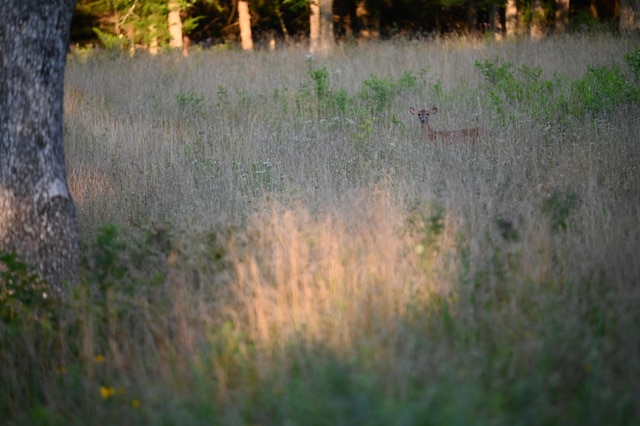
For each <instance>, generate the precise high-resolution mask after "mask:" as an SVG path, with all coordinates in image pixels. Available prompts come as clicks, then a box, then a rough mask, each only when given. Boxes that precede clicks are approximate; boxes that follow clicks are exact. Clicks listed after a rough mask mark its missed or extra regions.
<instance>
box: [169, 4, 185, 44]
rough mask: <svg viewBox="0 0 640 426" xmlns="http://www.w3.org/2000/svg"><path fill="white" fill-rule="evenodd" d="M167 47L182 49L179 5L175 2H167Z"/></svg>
mask: <svg viewBox="0 0 640 426" xmlns="http://www.w3.org/2000/svg"><path fill="white" fill-rule="evenodd" d="M167 6H168V8H169V16H168V24H169V46H171V47H173V48H174V49H182V47H183V45H182V18H180V3H178V1H177V0H169V3H168V4H167Z"/></svg>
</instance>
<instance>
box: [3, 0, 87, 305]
mask: <svg viewBox="0 0 640 426" xmlns="http://www.w3.org/2000/svg"><path fill="white" fill-rule="evenodd" d="M75 3H76V2H75V0H0V10H2V14H3V16H2V20H3V22H2V25H0V76H1V77H0V250H2V251H5V252H10V253H16V254H17V255H18V258H19V259H20V260H21V261H23V262H25V263H27V264H29V265H32V266H33V267H35V269H36V271H37V272H38V273H39V275H40V276H41V277H42V278H44V279H45V280H46V281H47V282H48V283H49V285H50V288H51V289H52V290H53V292H54V293H57V294H62V292H63V283H64V282H68V283H69V284H76V283H77V282H78V273H79V269H78V268H79V250H78V232H77V223H76V210H75V206H74V204H73V201H72V199H71V196H70V194H69V190H68V187H67V178H66V173H65V162H64V151H63V143H62V125H63V122H62V102H63V95H64V87H63V86H64V67H65V61H66V55H67V50H68V46H69V28H70V24H71V17H72V15H73V11H74V8H75ZM0 285H1V283H0Z"/></svg>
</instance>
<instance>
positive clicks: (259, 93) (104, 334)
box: [0, 35, 640, 425]
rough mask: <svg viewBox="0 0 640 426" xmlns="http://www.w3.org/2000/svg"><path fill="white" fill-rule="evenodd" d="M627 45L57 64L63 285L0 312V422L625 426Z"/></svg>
mask: <svg viewBox="0 0 640 426" xmlns="http://www.w3.org/2000/svg"><path fill="white" fill-rule="evenodd" d="M637 49H638V40H637V39H634V38H618V37H611V36H605V35H597V36H578V35H576V36H572V37H562V38H555V39H549V40H547V41H545V42H542V43H531V42H529V41H524V40H521V41H514V42H504V43H489V42H483V43H468V42H461V41H453V40H452V41H436V42H430V43H417V42H389V43H381V44H369V45H362V46H358V47H354V46H343V47H339V48H337V50H336V52H335V54H333V55H331V56H329V57H308V56H306V52H305V51H304V50H302V49H297V48H293V47H292V48H286V49H282V50H277V51H273V52H254V53H252V54H246V53H242V52H236V51H202V52H194V53H193V54H192V55H190V56H189V57H188V58H182V57H179V58H178V57H171V56H161V57H153V58H152V57H136V58H113V57H105V56H102V55H99V54H91V55H88V56H83V55H81V54H80V53H76V54H75V56H72V57H70V60H69V63H68V66H67V80H66V94H65V96H66V97H65V144H66V155H67V170H68V178H69V181H70V186H71V190H72V193H73V195H74V199H75V201H76V204H77V206H78V211H79V221H80V229H81V235H82V244H83V253H84V261H83V274H84V275H83V285H82V286H81V288H77V289H74V291H73V292H72V294H71V295H70V297H69V299H68V300H66V301H64V302H60V303H58V304H56V303H55V302H51V301H47V304H46V306H40V304H38V303H35V302H33V301H32V300H31V299H27V298H22V299H19V298H17V297H12V296H11V295H9V296H7V295H6V294H4V295H0V296H2V299H0V301H2V302H3V306H4V307H5V308H4V310H3V314H4V313H7V314H6V315H3V317H4V320H3V322H0V339H1V340H0V359H1V360H2V366H3V367H2V373H0V380H1V381H2V388H1V390H0V392H1V393H0V397H1V398H0V412H1V413H3V420H6V421H7V422H8V423H9V424H65V425H67V424H87V423H91V424H113V423H116V422H120V423H122V422H124V423H126V424H181V425H185V424H187V425H189V424H194V425H195V424H311V425H313V424H319V425H320V424H323V425H324V424H327V425H335V424H380V425H382V424H407V425H409V424H444V425H447V424H505V425H506V424H510V425H511V424H576V425H578V424H579V425H585V424H586V425H588V424H602V423H606V424H620V425H626V424H633V423H638V422H639V421H640V384H639V383H640V381H639V380H638V377H640V333H639V332H638V330H639V326H640V291H639V288H640V287H638V284H639V278H640V264H639V263H638V262H637V252H638V249H639V248H640V247H639V242H640V201H638V200H640V170H639V169H638V164H640V163H638V159H639V158H640V157H639V154H640V145H639V144H638V140H637V135H638V134H640V122H639V121H638V120H637V118H636V117H637V115H638V112H639V107H640V105H639V102H638V100H639V92H638V86H637V81H636V80H635V79H636V78H637V76H636V75H635V72H636V71H635V70H636V69H637V67H638V64H637V63H636V61H635V60H634V59H633V58H635V57H636V56H637V51H638V50H637ZM634 52H635V54H634ZM634 55H635V56H634ZM625 57H626V59H625ZM634 67H636V68H634ZM411 106H414V107H418V108H426V107H431V106H437V107H438V108H439V113H438V116H436V117H434V118H433V119H432V126H433V127H434V128H436V129H438V130H441V129H443V130H444V129H446V130H452V129H457V128H463V127H473V126H482V127H486V128H489V129H491V130H492V131H493V134H494V136H492V137H490V138H487V139H486V140H483V141H480V142H479V143H477V144H475V145H467V144H464V143H448V144H431V143H428V142H427V141H424V140H422V139H421V134H420V133H421V132H420V125H419V123H418V122H417V120H416V119H415V117H413V116H411V115H410V114H409V113H408V109H409V107H411ZM4 262H5V271H6V272H5V273H4V274H5V275H2V278H0V279H3V280H5V281H6V282H8V280H12V281H11V282H12V283H17V288H19V287H20V285H19V284H20V283H21V282H22V281H21V280H23V281H24V282H25V283H26V284H25V285H24V286H23V287H25V288H27V290H25V292H26V293H28V289H29V288H31V289H33V288H35V289H36V290H37V289H39V288H41V287H38V286H34V285H33V283H32V281H29V280H30V279H32V278H30V277H29V276H28V275H27V274H26V273H24V272H23V269H21V268H22V266H21V265H19V264H17V263H16V262H15V260H12V259H9V258H7V259H5V260H4ZM27 284H28V285H27ZM37 291H39V290H37ZM20 294H22V293H20ZM7 300H8V301H9V302H11V304H9V302H6V301H7ZM51 303H54V305H53V306H52V305H51ZM58 305H59V306H58ZM7 307H9V308H10V309H9V308H7Z"/></svg>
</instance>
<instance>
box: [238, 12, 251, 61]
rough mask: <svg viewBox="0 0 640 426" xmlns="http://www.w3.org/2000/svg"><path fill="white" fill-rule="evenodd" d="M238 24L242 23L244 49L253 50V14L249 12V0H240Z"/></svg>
mask: <svg viewBox="0 0 640 426" xmlns="http://www.w3.org/2000/svg"><path fill="white" fill-rule="evenodd" d="M238 24H239V25H240V42H241V43H242V50H253V37H252V36H251V14H250V13H249V2H248V1H247V0H238Z"/></svg>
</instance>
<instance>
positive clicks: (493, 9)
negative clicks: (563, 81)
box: [71, 0, 640, 53]
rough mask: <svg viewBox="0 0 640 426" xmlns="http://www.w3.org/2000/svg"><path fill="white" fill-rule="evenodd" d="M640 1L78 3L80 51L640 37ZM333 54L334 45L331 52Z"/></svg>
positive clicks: (75, 38) (75, 41) (75, 30)
mask: <svg viewBox="0 0 640 426" xmlns="http://www.w3.org/2000/svg"><path fill="white" fill-rule="evenodd" d="M638 9H640V4H639V2H638V1H636V0H312V1H310V0H78V2H77V6H76V12H75V16H74V19H73V23H72V29H71V42H72V45H94V46H102V47H106V48H120V49H129V50H131V51H132V52H133V51H135V50H136V49H146V50H150V51H151V52H152V53H155V52H156V51H158V49H162V48H165V47H174V48H184V47H186V46H188V45H193V44H200V45H205V46H210V45H216V44H227V43H236V42H239V43H242V47H243V48H245V49H252V48H253V43H254V41H255V42H256V43H257V44H259V45H271V46H273V45H275V44H277V43H282V42H284V43H291V42H307V41H308V40H310V41H311V45H312V48H313V45H314V40H318V41H317V44H318V45H320V44H322V43H324V44H325V47H330V45H331V44H333V43H334V42H336V41H349V40H357V39H368V38H383V39H388V38H393V37H399V36H400V37H431V36H435V35H442V34H457V35H482V36H494V37H511V36H531V37H534V38H542V37H545V36H546V35H548V34H550V33H558V32H566V31H576V30H584V29H591V28H602V29H605V30H612V31H621V32H629V31H638V29H639V28H640V10H638ZM327 45H328V46H327Z"/></svg>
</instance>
